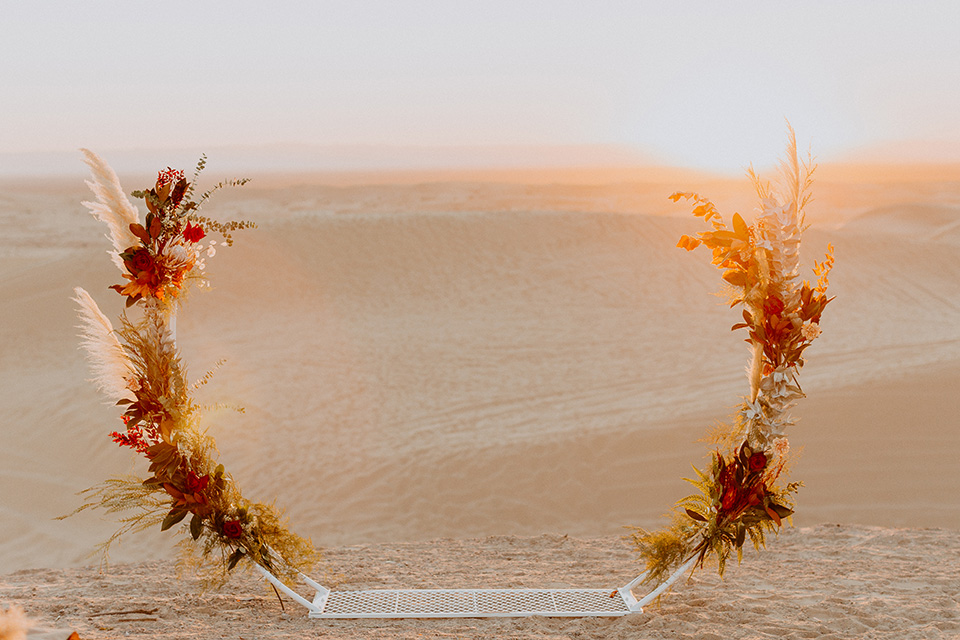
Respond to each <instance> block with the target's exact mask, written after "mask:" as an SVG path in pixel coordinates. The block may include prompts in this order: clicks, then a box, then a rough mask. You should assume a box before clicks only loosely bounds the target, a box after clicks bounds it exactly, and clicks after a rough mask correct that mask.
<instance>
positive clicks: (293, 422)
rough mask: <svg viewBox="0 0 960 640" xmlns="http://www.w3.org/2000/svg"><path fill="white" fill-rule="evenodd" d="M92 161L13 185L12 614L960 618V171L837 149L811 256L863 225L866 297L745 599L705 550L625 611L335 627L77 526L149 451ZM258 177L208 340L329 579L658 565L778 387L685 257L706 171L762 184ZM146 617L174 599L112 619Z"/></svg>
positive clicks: (842, 286) (297, 627)
mask: <svg viewBox="0 0 960 640" xmlns="http://www.w3.org/2000/svg"><path fill="white" fill-rule="evenodd" d="M108 160H109V158H108ZM212 164H213V161H211V165H212ZM79 167H81V165H80V163H79V160H78V171H77V175H76V176H71V177H66V178H62V179H60V178H58V179H47V180H39V179H20V180H12V179H6V180H4V181H3V182H2V184H0V274H2V277H0V296H2V299H3V300H4V301H5V303H4V305H2V307H0V332H2V333H0V344H2V345H3V346H2V350H0V406H2V407H3V417H2V423H0V429H2V435H3V439H4V445H3V447H2V448H0V576H2V578H0V603H6V602H10V603H21V604H22V605H23V606H24V607H25V608H26V609H27V612H28V614H29V615H31V616H32V617H34V618H35V619H37V620H38V622H39V623H40V624H41V625H44V626H47V627H56V626H64V627H70V628H73V629H76V630H77V631H78V632H79V633H80V634H81V636H82V637H84V638H86V637H91V638H101V637H102V638H110V637H117V636H118V635H122V634H125V633H127V632H129V635H131V636H140V637H152V636H155V637H158V638H159V637H183V638H189V637H237V636H238V634H239V635H240V636H241V637H246V638H254V637H256V638H260V637H264V638H270V637H277V638H281V637H300V636H302V635H303V634H304V633H306V632H307V630H309V631H310V633H316V634H318V635H329V636H331V637H411V638H412V637H419V636H420V635H423V636H426V637H490V636H493V635H499V636H503V637H511V636H521V637H543V638H554V637H556V638H560V637H588V638H589V637H597V638H600V637H637V636H641V637H653V638H656V637H664V638H666V637H691V638H692V637H742V638H748V637H750V638H753V637H796V638H801V637H903V638H907V637H916V638H939V637H944V638H948V637H957V636H958V635H960V612H958V608H957V594H958V593H960V578H958V577H957V571H956V570H955V569H956V567H957V566H958V564H960V538H958V529H960V497H958V496H960V474H958V473H957V472H958V470H960V429H958V426H960V418H958V417H957V416H958V415H960V394H957V389H958V388H960V183H958V181H957V178H956V176H957V175H958V174H957V173H953V172H951V170H949V169H942V168H941V169H939V170H938V171H924V170H918V169H914V170H910V171H906V170H904V171H899V172H898V171H894V170H890V169H889V168H884V170H883V171H880V170H874V171H873V172H872V173H871V172H870V171H863V170H861V171H860V172H859V173H857V172H855V171H854V170H853V169H852V168H850V167H842V168H841V167H838V168H831V167H822V168H821V170H820V172H819V177H820V181H819V182H818V183H817V184H816V185H815V189H814V190H815V195H816V198H817V199H816V201H815V202H814V203H813V204H812V205H811V208H810V212H809V222H810V223H811V228H810V229H809V231H808V233H807V236H806V238H805V247H804V249H805V252H804V253H805V258H806V260H807V261H808V263H809V262H810V261H812V260H813V259H814V258H817V257H819V256H820V255H821V254H822V252H823V251H824V250H825V248H826V245H827V243H828V242H831V243H833V244H834V246H835V247H836V256H837V266H836V268H835V270H834V273H833V276H832V278H831V282H832V284H831V293H832V294H834V295H836V296H837V298H836V300H835V301H834V302H833V303H832V304H831V306H830V307H829V308H828V312H827V314H826V315H825V316H824V322H823V329H824V335H823V336H822V337H821V338H820V339H819V340H818V341H817V342H816V344H815V345H814V346H813V347H812V348H811V349H810V350H808V352H807V354H806V355H807V365H806V367H805V368H804V370H803V375H802V377H801V383H802V384H803V388H804V390H805V392H806V393H807V394H808V398H807V399H805V400H804V401H803V402H802V404H801V405H800V406H799V407H798V408H797V410H796V415H797V416H798V417H799V419H800V420H799V422H798V424H797V425H796V426H795V427H794V429H793V431H792V433H791V443H792V447H793V451H794V452H798V451H799V452H800V455H799V456H797V458H796V462H795V464H794V466H793V468H792V471H791V474H792V477H793V478H794V479H799V480H802V481H804V483H805V487H804V489H803V490H802V491H801V493H800V496H799V504H798V512H797V514H796V516H795V518H794V522H795V524H796V526H797V528H795V529H792V528H788V529H786V530H785V531H784V533H783V534H782V535H781V537H780V538H779V539H778V540H776V541H773V542H772V543H771V544H770V545H769V548H768V550H767V551H766V552H764V553H763V554H761V555H760V556H759V557H757V556H755V554H753V553H752V552H750V553H748V554H747V558H746V559H745V561H744V563H743V565H742V566H741V567H739V568H734V569H731V571H730V574H729V575H728V577H727V578H726V579H725V581H724V582H723V584H722V586H721V585H720V583H719V582H718V581H717V578H716V577H715V575H714V574H713V573H712V572H711V571H709V570H705V571H703V572H701V573H698V574H697V575H696V577H695V578H694V580H693V581H692V582H690V583H688V584H685V585H682V586H681V587H680V588H679V591H680V592H681V593H680V594H678V595H675V596H673V597H671V598H668V599H667V600H666V601H665V602H664V603H663V606H662V608H659V609H658V608H649V609H648V611H647V612H646V613H645V614H643V615H642V616H631V617H629V618H628V619H623V620H577V621H570V620H566V621H563V620H543V619H537V620H506V621H504V620H500V621H480V620H467V621H442V622H440V621H433V622H424V621H406V622H365V623H332V622H324V623H322V624H318V623H315V622H309V621H307V620H306V619H305V616H304V615H303V614H302V613H301V612H299V611H296V610H295V609H293V606H294V605H292V604H289V603H288V605H287V606H288V608H287V613H282V612H280V611H279V608H278V605H277V602H276V598H275V596H274V595H273V594H272V592H265V590H264V589H263V588H262V586H260V585H259V583H258V582H257V581H256V580H254V579H253V578H252V577H247V578H238V579H236V580H234V581H232V582H231V583H230V585H229V586H228V587H227V588H226V589H225V590H224V591H223V592H220V593H216V594H206V595H199V594H197V593H196V592H195V591H194V590H193V588H192V583H191V580H190V579H189V578H188V579H187V580H186V582H185V583H183V584H181V583H179V582H177V580H176V579H175V572H174V570H173V566H172V563H171V559H172V558H173V557H174V543H173V539H172V538H173V537H172V536H170V535H168V534H161V533H160V532H147V533H144V534H142V535H138V536H136V537H134V538H130V539H127V540H125V541H124V542H123V543H122V544H121V545H119V546H117V547H115V548H114V549H113V552H112V560H113V564H111V565H110V568H109V570H107V571H106V572H104V573H101V572H100V571H99V569H98V565H97V562H98V560H97V558H91V557H90V556H89V553H90V552H91V550H92V549H93V548H94V547H95V545H96V544H97V543H99V542H101V541H102V540H104V539H105V538H106V537H107V536H109V534H110V533H111V532H112V531H113V529H114V526H115V525H114V523H113V522H111V521H110V520H108V519H105V518H103V517H101V516H99V515H98V514H81V515H79V516H75V517H73V518H70V519H68V520H65V521H55V520H53V518H54V517H55V516H58V515H61V514H64V513H68V512H70V511H71V510H72V509H73V508H74V507H76V506H77V504H78V503H79V498H77V497H76V495H75V494H76V492H77V491H79V490H81V489H84V488H86V487H88V486H91V485H93V484H95V483H96V482H99V481H100V480H102V479H104V478H105V477H107V476H110V475H114V474H123V473H128V472H131V471H132V472H134V473H142V471H143V469H141V468H140V466H139V465H140V463H139V462H138V461H136V460H134V459H133V458H132V456H131V455H130V454H129V452H127V451H121V450H119V448H117V447H115V446H114V445H112V443H111V442H110V440H109V437H108V435H107V434H108V433H109V432H110V431H113V430H115V429H117V428H118V425H119V424H120V423H119V420H118V412H117V411H116V409H115V408H114V407H111V406H109V405H104V404H103V403H102V402H101V398H100V397H99V396H98V395H97V394H96V390H95V389H94V388H93V387H92V385H91V384H90V383H88V382H87V381H86V378H88V377H89V375H88V374H87V371H86V365H85V363H84V361H83V357H82V354H81V353H80V352H79V351H78V350H77V339H76V337H75V333H76V331H75V329H74V325H75V324H76V320H75V315H74V309H73V303H72V302H71V300H70V297H71V292H72V288H73V287H74V286H82V287H84V288H86V289H87V290H88V291H90V292H91V294H92V295H93V296H94V297H95V298H96V299H97V301H98V303H99V304H100V306H101V308H103V309H104V311H105V312H106V313H107V314H108V315H116V314H117V313H119V312H120V309H121V306H122V302H121V300H120V299H119V296H117V295H116V294H115V293H113V292H112V291H109V290H108V289H107V286H108V285H110V284H113V283H114V282H115V281H116V280H117V272H116V271H115V268H114V267H113V265H112V264H111V263H110V261H109V260H108V258H107V256H106V254H105V252H106V250H107V248H108V246H109V244H108V242H107V240H106V239H104V238H103V233H104V230H103V229H102V228H100V223H98V222H96V221H95V220H93V219H92V218H91V217H90V216H89V215H88V214H87V213H86V211H85V210H84V209H83V208H82V207H81V206H80V204H79V203H80V201H81V200H84V199H88V198H89V192H87V191H86V188H85V187H84V185H83V179H84V178H85V175H84V173H83V171H82V170H81V169H80V168H79ZM252 177H253V178H254V182H253V183H251V184H250V185H248V186H247V187H244V188H243V189H238V190H233V191H228V192H224V193H222V194H219V195H222V196H223V197H220V198H217V199H215V200H214V201H213V202H212V203H211V206H210V207H209V208H208V210H207V211H208V213H209V214H210V215H213V216H215V217H219V218H221V219H223V218H240V219H250V220H254V221H255V222H257V223H258V225H259V227H260V228H259V229H257V230H254V231H245V232H242V233H238V234H237V236H236V244H235V245H234V246H233V247H230V248H223V249H222V250H221V251H220V252H219V253H218V255H217V256H216V257H215V258H214V259H212V260H211V261H210V266H209V270H210V272H211V274H212V277H213V280H214V288H213V289H212V290H210V291H203V292H194V293H193V294H191V299H190V301H189V304H188V305H187V306H186V309H185V311H184V312H183V313H182V314H181V316H180V318H179V321H178V341H179V344H180V347H181V349H182V351H183V355H184V358H185V360H186V362H187V365H188V367H189V370H190V372H191V373H192V374H193V376H194V377H196V378H199V377H200V376H201V375H203V373H204V372H205V371H207V370H209V369H211V368H212V367H214V366H215V364H216V363H217V361H218V360H220V359H224V358H225V359H226V360H227V361H226V363H225V364H224V365H223V366H222V367H221V368H220V369H219V370H218V371H217V373H216V375H215V377H214V379H213V381H212V382H211V383H210V384H209V385H207V386H206V387H204V388H203V389H202V395H201V396H200V399H201V400H202V401H204V402H208V403H209V404H211V405H214V404H216V403H225V404H233V405H242V406H243V407H244V408H245V413H243V414H239V413H236V412H233V411H230V410H217V411H211V412H210V413H209V415H208V423H209V425H210V429H211V433H213V435H214V436H215V437H216V438H217V441H218V444H219V447H220V451H221V460H222V462H223V463H224V464H225V465H226V466H227V467H228V469H229V470H230V471H231V472H232V473H233V474H234V476H235V477H236V478H237V479H238V480H239V481H240V483H241V486H242V487H243V488H244V491H245V493H246V494H247V495H248V496H250V497H251V498H254V499H259V500H267V501H269V500H272V499H274V498H275V499H276V501H277V504H279V505H281V506H282V507H284V508H285V510H286V513H287V515H288V516H289V518H290V521H291V525H292V527H293V528H294V529H295V530H296V531H297V532H299V533H301V534H303V535H305V536H309V537H311V538H312V539H313V541H314V543H315V544H316V545H317V546H319V547H322V548H324V549H325V550H326V558H327V560H326V562H325V564H324V565H323V567H321V568H319V569H318V572H320V573H324V575H328V576H330V579H331V580H334V581H337V582H338V584H342V585H343V586H344V587H345V588H360V587H361V586H385V587H386V586H390V587H401V586H408V587H417V586H434V585H436V586H450V587H484V586H525V587H542V586H551V585H555V584H569V585H570V586H585V587H587V586H599V587H603V586H606V585H608V584H609V585H611V586H619V585H620V584H623V583H624V582H626V581H628V580H629V579H630V578H632V577H633V575H635V574H636V573H638V571H639V567H638V566H637V562H636V559H635V558H634V557H633V556H632V553H631V552H630V550H629V549H628V548H627V547H626V546H625V545H624V543H623V541H622V540H621V538H620V537H621V536H622V535H623V533H624V531H625V530H624V529H623V527H624V526H633V525H636V526H643V527H655V526H657V525H658V524H659V523H661V522H662V521H663V514H664V513H665V512H666V511H667V510H668V509H669V507H670V505H671V504H672V503H673V502H674V501H675V500H676V499H677V498H679V497H681V496H683V495H685V492H686V490H687V489H686V484H685V483H684V481H683V480H682V478H683V477H684V476H689V475H690V473H691V471H690V466H689V465H690V464H691V463H696V464H699V463H700V461H701V460H702V459H703V456H704V455H705V454H706V453H707V451H708V450H709V449H708V445H707V444H706V443H704V442H701V441H699V440H700V439H701V438H702V437H703V436H704V435H705V433H706V431H707V429H708V428H709V427H710V426H711V425H712V424H713V423H715V422H717V421H722V420H724V419H725V418H726V416H727V415H728V414H729V413H730V412H731V408H732V406H733V405H734V404H735V403H736V402H737V398H738V396H739V395H740V394H742V393H743V392H744V391H745V388H746V381H745V377H744V375H743V373H742V371H743V368H744V366H745V364H746V361H747V353H746V348H745V346H744V345H743V343H742V342H741V340H742V336H739V335H738V334H733V333H731V332H730V330H729V327H730V325H731V324H733V323H734V322H736V321H737V313H736V312H733V311H730V310H729V309H727V307H726V305H725V304H723V301H722V299H720V298H717V297H715V296H711V295H710V294H711V293H713V292H716V291H717V290H718V288H719V278H718V277H717V274H716V272H715V270H714V269H713V268H712V267H711V266H710V265H709V264H707V259H706V256H702V255H697V254H694V255H688V254H687V253H686V252H684V251H682V250H679V249H676V248H675V247H674V245H675V244H676V241H677V238H678V237H679V236H680V235H681V234H683V233H692V232H694V231H697V230H698V227H697V224H696V220H695V219H694V218H693V217H692V216H690V215H689V210H688V208H686V207H684V206H682V205H674V204H673V203H671V202H670V201H669V200H668V199H667V196H668V195H669V194H670V193H672V192H673V191H675V190H695V191H699V192H701V193H703V194H704V195H707V196H709V197H712V198H713V199H714V200H715V202H716V203H717V205H718V207H719V208H720V210H721V211H723V212H725V213H726V214H727V215H729V214H731V213H732V212H733V211H735V210H737V211H740V212H741V213H744V214H745V215H747V216H749V214H750V212H751V210H752V208H753V206H754V201H753V196H752V195H751V191H750V185H749V183H748V182H747V180H746V179H726V178H718V177H714V176H703V175H700V174H693V173H683V172H673V173H671V172H669V171H648V172H643V171H639V170H636V171H623V172H607V173H604V172H581V173H577V172H553V173H551V172H533V171H531V172H526V173H524V172H510V173H509V174H504V173H502V172H501V173H498V172H487V173H486V174H476V175H467V174H442V173H436V174H415V175H414V174H391V175H381V176H376V175H373V176H371V175H354V176H343V175H340V176H323V175H310V176H269V175H264V176H259V177H258V176H256V175H253V176H252ZM121 179H122V181H123V183H124V186H125V187H127V188H128V190H132V189H134V188H138V187H142V186H145V185H146V183H147V182H148V180H149V179H148V178H145V177H139V178H137V177H131V176H123V175H122V174H121ZM210 180H213V178H210ZM258 185H259V186H258ZM801 450H802V451H801ZM827 523H833V524H827ZM836 523H839V526H838V525H837V524H836ZM358 545H359V546H358ZM518 560H522V562H519V561H518ZM131 563H132V564H131ZM126 609H144V610H153V613H151V614H142V615H143V617H144V618H150V620H147V621H142V622H136V621H129V620H125V619H123V618H124V617H123V616H113V617H111V616H109V615H99V614H101V613H105V612H109V611H120V610H126ZM351 634H352V635H351ZM710 634H714V636H711V635H710ZM830 634H833V635H832V636H831V635H830ZM938 634H939V635H938Z"/></svg>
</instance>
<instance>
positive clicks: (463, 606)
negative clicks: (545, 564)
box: [310, 589, 632, 618]
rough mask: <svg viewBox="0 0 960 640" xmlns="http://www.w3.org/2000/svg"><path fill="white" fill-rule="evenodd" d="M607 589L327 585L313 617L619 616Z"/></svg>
mask: <svg viewBox="0 0 960 640" xmlns="http://www.w3.org/2000/svg"><path fill="white" fill-rule="evenodd" d="M628 613H632V610H631V609H630V607H629V605H628V604H627V603H626V602H625V601H624V599H623V596H622V595H621V594H620V593H619V592H618V591H617V590H616V589H614V590H612V591H611V590H610V589H405V590H386V589H384V590H370V591H331V592H330V594H329V596H328V597H327V600H326V603H325V606H324V608H323V610H322V611H321V612H316V613H315V612H312V611H311V612H310V617H311V618H488V617H519V616H551V617H553V616H557V617H583V616H623V615H626V614H628Z"/></svg>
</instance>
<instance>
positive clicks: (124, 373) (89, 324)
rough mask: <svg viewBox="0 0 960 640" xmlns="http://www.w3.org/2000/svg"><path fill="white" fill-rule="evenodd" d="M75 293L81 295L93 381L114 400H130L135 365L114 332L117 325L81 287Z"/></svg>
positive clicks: (82, 328)
mask: <svg viewBox="0 0 960 640" xmlns="http://www.w3.org/2000/svg"><path fill="white" fill-rule="evenodd" d="M73 291H74V293H76V294H77V295H76V297H75V298H74V301H76V303H77V304H79V305H80V309H79V315H80V322H81V324H80V326H79V327H78V329H80V337H81V338H82V342H81V343H80V344H81V346H82V347H83V348H84V349H85V350H86V351H87V360H88V361H89V362H90V371H91V372H92V373H93V379H92V380H91V382H93V383H95V384H96V385H97V388H98V389H99V390H100V391H102V392H103V393H104V394H105V395H106V396H108V397H109V398H112V399H114V400H119V399H121V398H126V397H130V390H129V389H128V388H127V384H128V383H129V381H130V380H132V379H133V375H134V374H133V366H132V364H131V363H130V359H129V358H128V357H127V354H126V352H125V351H124V350H123V346H122V345H121V344H120V340H118V339H117V335H116V334H115V333H114V331H113V325H112V324H111V323H110V320H109V319H108V318H107V316H105V315H103V312H102V311H100V308H99V307H98V306H97V303H96V302H94V301H93V298H91V297H90V294H89V293H87V292H86V291H84V290H83V289H81V288H80V287H77V288H75V289H74V290H73Z"/></svg>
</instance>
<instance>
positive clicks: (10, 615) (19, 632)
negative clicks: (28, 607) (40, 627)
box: [0, 605, 34, 640]
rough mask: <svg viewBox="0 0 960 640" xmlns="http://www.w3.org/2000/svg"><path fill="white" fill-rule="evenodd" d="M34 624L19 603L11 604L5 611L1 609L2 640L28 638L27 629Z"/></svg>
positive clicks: (0, 628) (0, 637)
mask: <svg viewBox="0 0 960 640" xmlns="http://www.w3.org/2000/svg"><path fill="white" fill-rule="evenodd" d="M33 626H34V623H33V621H32V620H30V619H29V618H28V617H27V614H26V613H24V612H23V609H21V608H20V607H19V606H17V605H11V606H10V608H9V609H7V610H6V611H4V610H3V609H0V640H26V638H27V631H28V630H29V629H30V628H31V627H33Z"/></svg>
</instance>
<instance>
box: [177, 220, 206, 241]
mask: <svg viewBox="0 0 960 640" xmlns="http://www.w3.org/2000/svg"><path fill="white" fill-rule="evenodd" d="M205 235H207V234H206V232H205V231H204V230H203V227H201V226H200V225H197V226H192V225H191V224H190V223H189V222H188V223H187V227H186V229H184V230H183V237H184V239H185V240H187V241H188V242H200V241H201V240H203V237H204V236H205Z"/></svg>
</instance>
